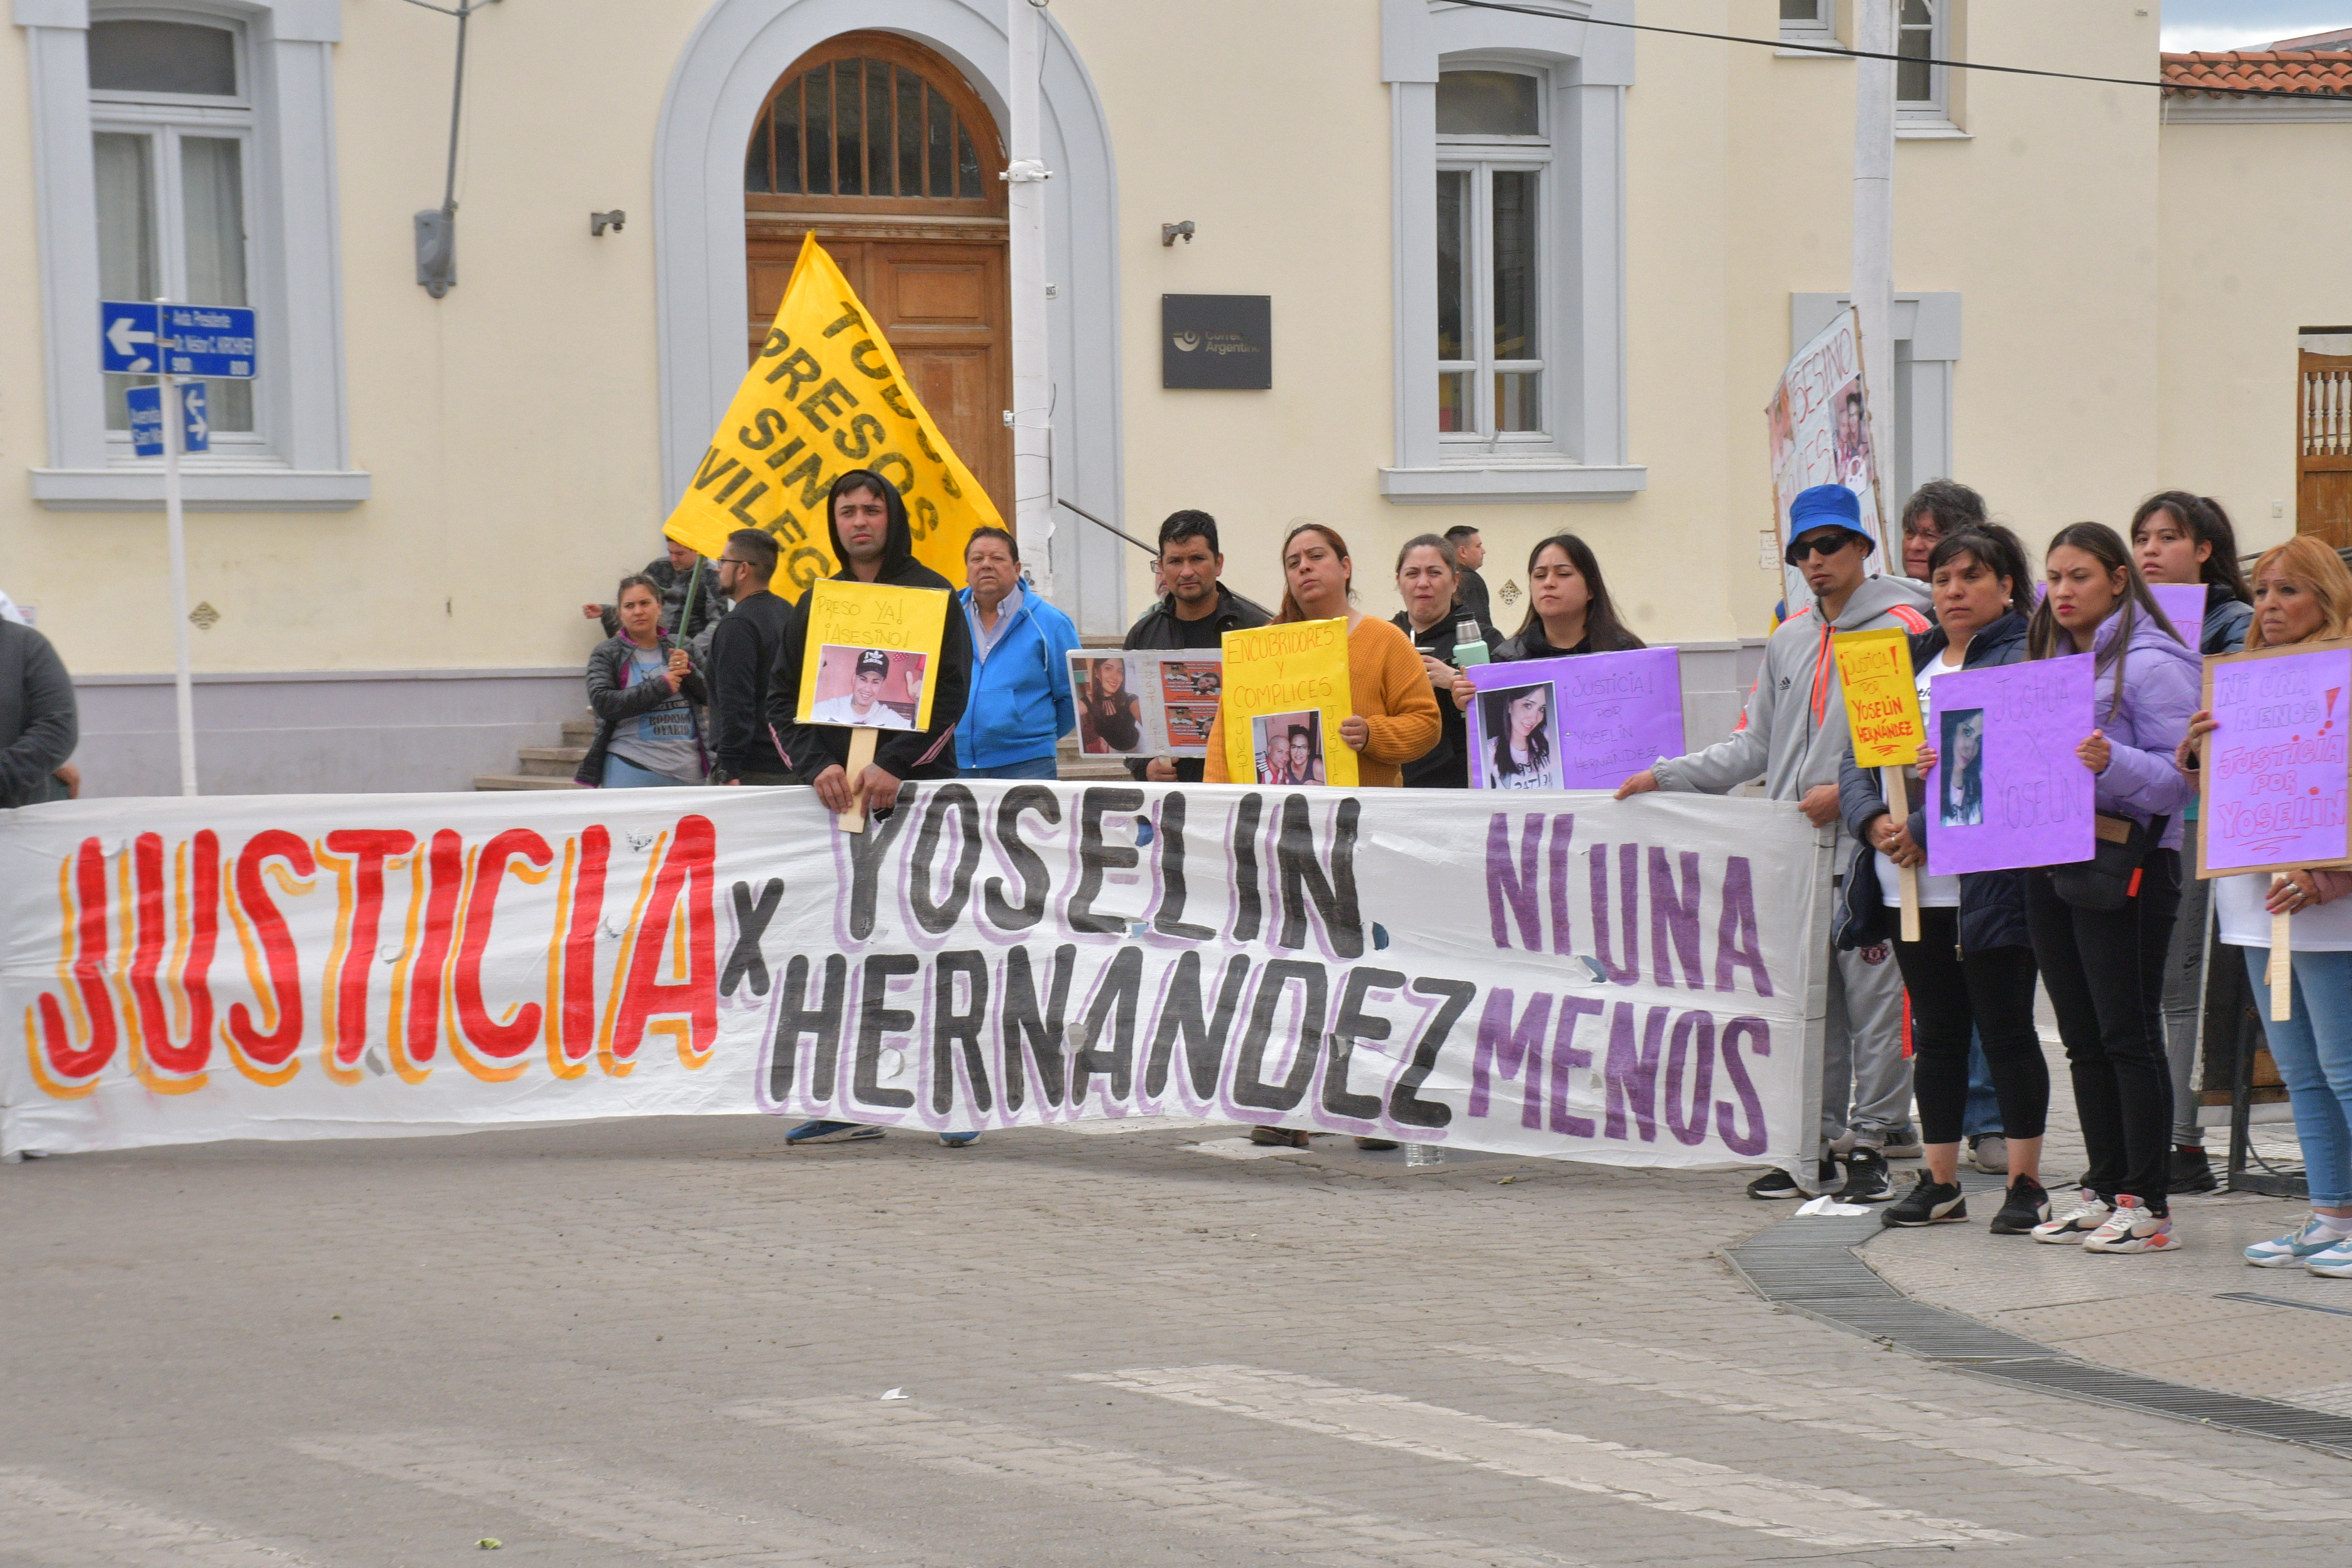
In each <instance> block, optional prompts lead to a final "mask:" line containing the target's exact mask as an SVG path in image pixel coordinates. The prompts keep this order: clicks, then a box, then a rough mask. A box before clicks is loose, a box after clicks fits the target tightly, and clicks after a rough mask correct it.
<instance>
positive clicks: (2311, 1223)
mask: <svg viewBox="0 0 2352 1568" xmlns="http://www.w3.org/2000/svg"><path fill="white" fill-rule="evenodd" d="M2347 1239H2352V1238H2347V1237H2345V1236H2343V1235H2341V1234H2340V1233H2338V1232H2337V1231H2336V1230H2335V1229H2334V1228H2333V1227H2331V1226H2329V1225H2328V1224H2327V1222H2326V1220H2323V1219H2321V1218H2320V1217H2319V1216H2318V1215H2312V1216H2311V1217H2310V1218H2308V1219H2306V1220H2305V1221H2304V1222H2303V1224H2302V1225H2301V1226H2297V1227H2296V1228H2295V1229H2294V1230H2291V1231H2289V1232H2287V1234H2286V1235H2284V1236H2282V1237H2277V1238H2275V1239H2273V1240H2271V1241H2258V1242H2256V1243H2254V1244H2253V1246H2252V1247H2248V1248H2246V1261H2247V1262H2249V1263H2251V1264H2252V1265H2253V1266H2254V1267H2255V1268H2294V1267H2296V1266H2297V1265H2298V1264H2300V1263H2302V1262H2303V1261H2304V1260H2305V1259H2306V1258H2311V1257H2314V1256H2315V1255H2316V1254H2318V1253H2322V1252H2326V1250H2327V1249H2328V1248H2329V1247H2334V1246H2336V1244H2337V1243H2339V1242H2342V1241H2345V1240H2347Z"/></svg>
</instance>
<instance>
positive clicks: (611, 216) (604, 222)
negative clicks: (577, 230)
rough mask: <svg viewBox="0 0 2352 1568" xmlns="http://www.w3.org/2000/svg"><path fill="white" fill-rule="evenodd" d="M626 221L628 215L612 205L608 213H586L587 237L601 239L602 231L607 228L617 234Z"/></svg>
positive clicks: (602, 236)
mask: <svg viewBox="0 0 2352 1568" xmlns="http://www.w3.org/2000/svg"><path fill="white" fill-rule="evenodd" d="M628 221H629V215H628V214H626V213H625V212H623V211H622V210H621V209H620V208H618V207H614V209H613V210H612V211H611V212H608V213H590V214H589V215H588V237H589V238H591V239H602V238H604V231H605V230H606V229H608V228H609V229H611V230H612V231H613V232H614V234H618V233H620V232H621V228H622V226H624V225H625V224H626V223H627V222H628Z"/></svg>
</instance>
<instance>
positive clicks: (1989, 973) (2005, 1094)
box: [1895, 909, 2050, 1143]
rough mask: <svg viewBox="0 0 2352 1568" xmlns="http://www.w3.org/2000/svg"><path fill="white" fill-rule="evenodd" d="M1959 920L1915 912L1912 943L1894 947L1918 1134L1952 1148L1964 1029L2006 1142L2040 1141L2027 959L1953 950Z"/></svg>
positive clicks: (2039, 1068)
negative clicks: (1906, 1007) (1907, 1006)
mask: <svg viewBox="0 0 2352 1568" xmlns="http://www.w3.org/2000/svg"><path fill="white" fill-rule="evenodd" d="M1959 934H1960V911H1959V910H1952V909H1940V910H1920V911H1919V940H1918V941H1917V942H1896V943H1895V963H1897V964H1899V965H1901V966H1902V970H1903V987H1904V989H1905V990H1906V991H1908V992H1909V993H1910V994H1911V1054H1912V1060H1911V1082H1912V1089H1913V1092H1914V1093H1916V1095H1917V1096H1918V1097H1919V1135H1920V1138H1921V1139H1922V1141H1924V1142H1929V1143H1957V1142H1959V1141H1960V1132H1961V1127H1962V1122H1963V1120H1964V1116H1965V1113H1966V1110H1967V1108H1968V1102H1969V1031H1970V1030H1971V1029H1972V1028H1973V1029H1974V1031H1975V1033H1976V1037H1977V1038H1978V1039H1979V1041H1980V1042H1982V1044H1983V1046H1984V1054H1985V1065H1986V1066H1987V1067H1988V1068H1990V1069H1991V1070H1992V1087H1993V1092H1994V1093H1995V1094H1996V1095H1998V1096H2000V1124H2001V1128H2002V1130H2003V1131H2005V1132H2007V1133H2008V1135H2009V1136H2010V1137H2011V1138H2039V1137H2041V1136H2042V1124H2043V1122H2044V1121H2046V1120H2047V1119H2048V1116H2049V1113H2050V1065H2049V1063H2047V1062H2046V1061H2044V1060H2043V1059H2042V1039H2041V1037H2040V1036H2039V1035H2037V1034H2036V1033H2035V1032H2034V1028H2033V950H2032V949H2031V948H2024V947H1988V948H1984V949H1981V950H1979V951H1978V952H1969V953H1965V954H1964V953H1962V952H1960V951H1959Z"/></svg>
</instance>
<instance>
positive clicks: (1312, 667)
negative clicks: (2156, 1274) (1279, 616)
mask: <svg viewBox="0 0 2352 1568" xmlns="http://www.w3.org/2000/svg"><path fill="white" fill-rule="evenodd" d="M1224 647H1225V688H1224V691H1223V695H1222V696H1221V697H1220V698H1219V700H1218V701H1219V705H1220V707H1221V708H1222V709H1223V717H1224V721H1225V768H1226V772H1227V773H1228V775H1229V776H1230V777H1231V778H1232V779H1233V781H1234V783H1235V784H1247V783H1249V782H1250V781H1252V780H1255V781H1256V782H1257V783H1259V784H1339V785H1343V786H1347V787H1350V788H1352V787H1353V786H1354V784H1356V782H1357V781H1356V753H1355V750H1354V748H1352V747H1350V746H1349V744H1348V743H1347V742H1345V741H1342V740H1341V739H1339V725H1340V722H1341V721H1343V720H1345V719H1347V718H1348V717H1349V715H1350V714H1352V713H1354V712H1355V710H1356V709H1355V703H1354V700H1353V698H1352V697H1351V696H1350V694H1349V689H1348V622H1347V617H1345V616H1340V617H1338V618H1336V619H1333V620H1328V621H1293V622H1290V623H1288V624H1287V625H1284V626H1254V627H1252V628H1250V629H1249V630H1247V631H1238V632H1227V633H1226V634H1225V636H1224Z"/></svg>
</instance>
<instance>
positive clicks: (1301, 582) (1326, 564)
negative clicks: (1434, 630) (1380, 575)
mask: <svg viewBox="0 0 2352 1568" xmlns="http://www.w3.org/2000/svg"><path fill="white" fill-rule="evenodd" d="M1351 572H1352V566H1351V563H1349V559H1348V542H1347V541H1346V540H1344V539H1341V538H1340V537H1339V535H1338V534H1337V533H1335V532H1333V531H1331V530H1329V529H1328V528H1326V527H1324V526H1323V525H1322V524H1321V523H1319V522H1302V523H1300V524H1299V525H1298V526H1297V527H1296V528H1294V529H1292V530H1291V531H1290V536H1289V537H1288V538H1287V539H1285V540H1284V541H1283V542H1282V577H1283V584H1284V590H1285V591H1284V593H1283V595H1282V611H1281V613H1280V614H1279V615H1276V616H1275V617H1274V624H1275V625H1276V626H1280V625H1282V624H1283V623H1284V622H1286V621H1328V620H1336V619H1338V618H1339V617H1340V616H1346V617H1347V620H1348V692H1349V700H1350V705H1351V706H1352V707H1353V708H1354V709H1355V711H1354V712H1353V713H1352V714H1350V715H1349V716H1348V717H1347V718H1346V719H1343V720H1341V721H1340V722H1339V739H1340V740H1341V741H1342V742H1344V743H1346V745H1347V746H1348V747H1349V750H1351V751H1353V752H1355V753H1356V776H1357V779H1358V781H1359V784H1360V786H1362V787H1385V788H1390V789H1393V788H1396V787H1398V786H1400V785H1402V784H1403V783H1404V764H1405V763H1410V762H1414V761H1417V760H1419V758H1420V757H1421V756H1422V754H1423V752H1427V751H1428V750H1429V749H1430V747H1432V746H1433V745H1435V744H1436V743H1437V738H1438V736H1439V734H1440V733H1442V732H1443V724H1442V721H1440V719H1439V717H1438V712H1437V699H1436V698H1435V697H1434V696H1433V695H1432V694H1431V691H1430V687H1429V677H1428V675H1427V674H1425V673H1424V672H1423V668H1422V663H1421V655H1420V654H1419V653H1418V652H1417V651H1415V650H1414V648H1413V646H1412V642H1411V641H1410V640H1409V639H1407V637H1405V635H1404V634H1403V633H1402V632H1401V631H1399V630H1397V629H1396V627H1395V626H1391V625H1390V624H1389V623H1388V622H1386V621H1381V620H1371V619H1368V618H1366V617H1365V616H1362V615H1360V614H1359V613H1358V612H1357V611H1356V610H1355V609H1353V608H1352V607H1350V606H1349V603H1348V601H1349V598H1350V597H1352V596H1353V595H1351V594H1350V592H1349V576H1350V574H1351ZM1208 751H1209V754H1208V756H1207V757H1206V758H1204V759H1203V760H1202V770H1201V779H1202V783H1204V784H1231V783H1233V782H1234V777H1233V774H1232V773H1230V772H1228V771H1227V769H1226V767H1225V716H1224V712H1223V710H1222V709H1220V710H1218V713H1217V718H1216V721H1215V722H1214V723H1213V724H1212V725H1211V726H1210V729H1209V744H1208Z"/></svg>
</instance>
